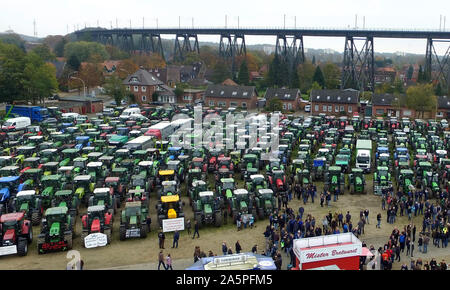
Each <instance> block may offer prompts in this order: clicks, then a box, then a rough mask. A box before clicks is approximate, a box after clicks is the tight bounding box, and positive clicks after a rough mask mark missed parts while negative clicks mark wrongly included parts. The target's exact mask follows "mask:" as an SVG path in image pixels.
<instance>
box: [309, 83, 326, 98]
mask: <svg viewBox="0 0 450 290" xmlns="http://www.w3.org/2000/svg"><path fill="white" fill-rule="evenodd" d="M321 89H323V88H322V87H321V86H320V85H319V83H318V82H313V83H312V85H311V88H310V89H309V90H308V93H307V95H308V96H310V95H311V91H312V90H321Z"/></svg>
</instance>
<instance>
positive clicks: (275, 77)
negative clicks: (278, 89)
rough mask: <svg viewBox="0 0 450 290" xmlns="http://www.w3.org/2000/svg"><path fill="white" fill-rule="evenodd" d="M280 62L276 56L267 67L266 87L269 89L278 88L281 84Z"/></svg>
mask: <svg viewBox="0 0 450 290" xmlns="http://www.w3.org/2000/svg"><path fill="white" fill-rule="evenodd" d="M280 75H281V61H280V58H279V57H278V55H275V57H274V58H273V59H272V62H271V63H270V65H269V72H268V76H267V85H268V86H269V87H274V86H279V85H280V83H281V79H280Z"/></svg>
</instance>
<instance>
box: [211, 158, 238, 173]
mask: <svg viewBox="0 0 450 290" xmlns="http://www.w3.org/2000/svg"><path fill="white" fill-rule="evenodd" d="M220 169H228V170H229V171H230V172H231V173H233V172H234V164H233V162H231V157H225V156H220V157H219V158H217V164H216V168H215V171H216V172H217V171H219V170H220Z"/></svg>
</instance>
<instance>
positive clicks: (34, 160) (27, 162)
mask: <svg viewBox="0 0 450 290" xmlns="http://www.w3.org/2000/svg"><path fill="white" fill-rule="evenodd" d="M40 161H41V158H39V157H28V158H25V159H24V160H23V163H22V170H21V171H20V172H21V173H23V172H25V171H27V170H28V169H30V168H41V167H42V165H41V162H40Z"/></svg>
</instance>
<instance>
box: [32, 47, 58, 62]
mask: <svg viewBox="0 0 450 290" xmlns="http://www.w3.org/2000/svg"><path fill="white" fill-rule="evenodd" d="M32 51H33V52H34V53H36V54H37V55H39V57H40V58H41V59H42V60H44V61H52V60H55V59H56V56H55V55H54V54H53V53H52V52H51V51H50V47H49V46H48V45H47V44H41V45H38V46H36V47H34V48H33V50H32Z"/></svg>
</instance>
